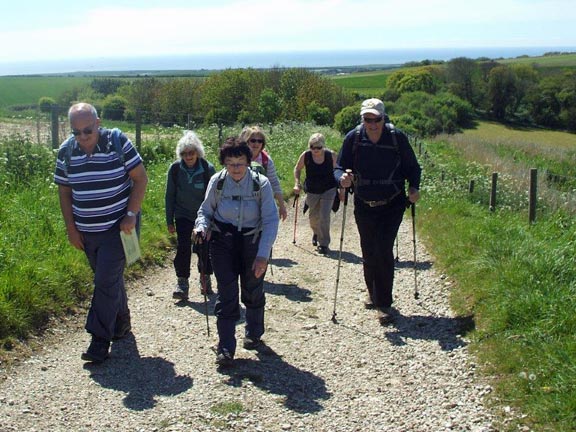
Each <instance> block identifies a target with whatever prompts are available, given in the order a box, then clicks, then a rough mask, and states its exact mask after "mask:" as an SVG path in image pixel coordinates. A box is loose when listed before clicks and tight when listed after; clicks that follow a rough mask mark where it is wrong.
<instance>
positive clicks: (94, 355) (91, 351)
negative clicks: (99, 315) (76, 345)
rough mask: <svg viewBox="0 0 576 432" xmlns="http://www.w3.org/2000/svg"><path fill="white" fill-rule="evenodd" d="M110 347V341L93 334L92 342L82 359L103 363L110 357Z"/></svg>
mask: <svg viewBox="0 0 576 432" xmlns="http://www.w3.org/2000/svg"><path fill="white" fill-rule="evenodd" d="M109 349H110V341H109V340H106V339H103V338H99V337H96V336H92V342H90V346H89V347H88V349H87V350H86V352H84V353H82V356H81V358H82V360H84V361H87V362H92V363H96V364H100V363H102V362H103V361H104V360H106V359H107V358H108V350H109Z"/></svg>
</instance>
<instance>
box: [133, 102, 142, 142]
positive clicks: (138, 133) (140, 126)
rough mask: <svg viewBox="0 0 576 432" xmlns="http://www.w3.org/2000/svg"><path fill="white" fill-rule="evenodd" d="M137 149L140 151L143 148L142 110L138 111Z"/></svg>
mask: <svg viewBox="0 0 576 432" xmlns="http://www.w3.org/2000/svg"><path fill="white" fill-rule="evenodd" d="M134 120H136V127H135V129H136V132H135V133H136V148H137V149H138V150H140V149H141V148H142V112H141V111H140V109H136V118H135V119H134Z"/></svg>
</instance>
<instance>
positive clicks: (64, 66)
mask: <svg viewBox="0 0 576 432" xmlns="http://www.w3.org/2000/svg"><path fill="white" fill-rule="evenodd" d="M548 52H576V47H566V46H563V47H558V46H550V47H470V48H468V47H458V48H422V49H413V48H411V49H386V50H384V49H383V50H355V51H352V50H341V51H328V50H326V51H285V52H255V53H213V54H186V55H184V54H183V55H167V56H160V55H157V56H149V57H122V58H118V57H105V56H104V57H97V58H84V59H81V58H80V59H79V58H73V59H72V58H71V59H60V60H36V61H33V60H30V61H17V62H1V61H0V76H6V75H10V76H12V75H43V74H66V73H91V72H93V73H96V72H128V71H131V72H133V71H163V70H166V71H179V70H181V71H192V70H222V69H230V68H232V69H234V68H256V69H261V68H272V67H281V68H284V67H305V68H332V67H334V68H336V67H351V66H397V65H402V64H405V63H409V62H420V61H423V60H439V61H448V60H451V59H453V58H457V57H467V58H471V59H476V58H480V57H486V58H490V59H500V58H515V57H519V56H530V57H538V56H542V55H544V54H545V53H548Z"/></svg>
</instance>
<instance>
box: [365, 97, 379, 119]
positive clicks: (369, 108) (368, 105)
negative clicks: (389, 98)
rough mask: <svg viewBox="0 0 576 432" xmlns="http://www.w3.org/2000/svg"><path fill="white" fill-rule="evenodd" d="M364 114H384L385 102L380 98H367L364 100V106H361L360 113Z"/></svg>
mask: <svg viewBox="0 0 576 432" xmlns="http://www.w3.org/2000/svg"><path fill="white" fill-rule="evenodd" d="M364 114H374V115H377V116H383V115H384V103H383V102H382V101H381V100H380V99H376V98H372V99H366V100H365V101H364V102H362V108H360V115H362V116H363V115H364Z"/></svg>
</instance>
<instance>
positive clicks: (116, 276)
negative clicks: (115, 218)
mask: <svg viewBox="0 0 576 432" xmlns="http://www.w3.org/2000/svg"><path fill="white" fill-rule="evenodd" d="M83 235H84V253H85V254H86V257H87V258H88V262H89V263H90V267H91V268H92V271H93V272H94V293H93V295H92V303H91V305H90V310H89V311H88V317H87V319H86V326H85V328H86V330H87V331H88V333H91V334H92V335H93V336H97V337H100V338H103V339H107V340H111V339H112V337H113V336H114V327H115V324H116V319H117V317H118V316H124V315H127V314H129V313H130V311H129V310H128V297H127V295H126V287H125V286H124V267H125V264H126V257H125V256H124V249H123V248H122V241H121V240H120V230H119V228H118V227H117V226H115V227H113V228H111V229H109V230H108V231H104V232H98V233H86V232H85V233H83Z"/></svg>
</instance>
